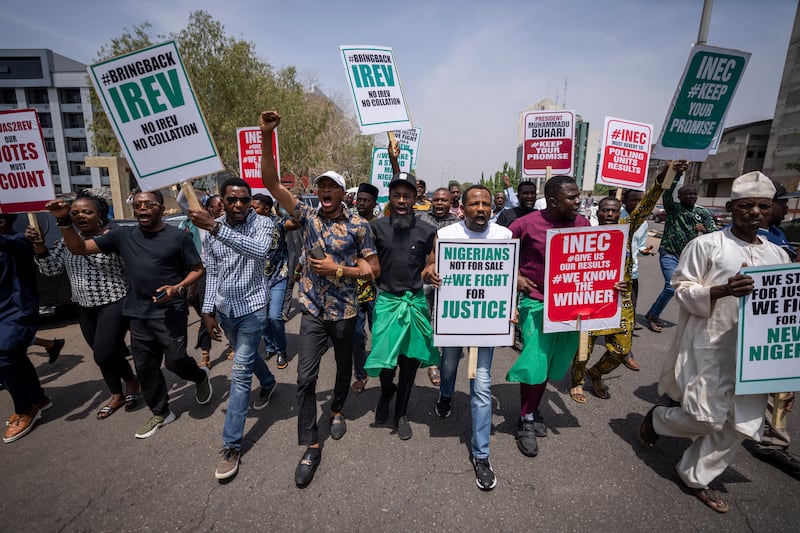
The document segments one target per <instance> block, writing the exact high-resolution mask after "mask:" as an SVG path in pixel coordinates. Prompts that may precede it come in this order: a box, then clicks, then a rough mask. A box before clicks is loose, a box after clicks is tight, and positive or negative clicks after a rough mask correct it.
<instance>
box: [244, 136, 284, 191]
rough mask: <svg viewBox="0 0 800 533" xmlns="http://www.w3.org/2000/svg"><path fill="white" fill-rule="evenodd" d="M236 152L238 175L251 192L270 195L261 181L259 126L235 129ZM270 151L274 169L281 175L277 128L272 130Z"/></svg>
mask: <svg viewBox="0 0 800 533" xmlns="http://www.w3.org/2000/svg"><path fill="white" fill-rule="evenodd" d="M236 143H237V148H238V150H237V152H238V154H239V176H240V177H241V178H242V179H243V180H244V181H246V182H247V184H248V185H250V189H251V190H252V191H253V194H257V193H261V194H266V195H269V196H271V195H270V193H269V191H268V190H267V188H266V187H264V183H263V182H262V181H261V128H259V127H258V126H249V127H246V128H237V129H236ZM272 153H273V155H274V160H275V170H276V172H277V173H278V176H280V175H281V164H280V156H279V152H278V130H277V128H276V129H274V130H272Z"/></svg>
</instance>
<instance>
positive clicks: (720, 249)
mask: <svg viewBox="0 0 800 533" xmlns="http://www.w3.org/2000/svg"><path fill="white" fill-rule="evenodd" d="M774 195H775V187H774V186H773V185H772V182H771V181H770V179H769V178H767V177H766V176H765V175H764V174H762V173H760V172H749V173H747V174H744V175H743V176H739V177H738V178H736V179H735V180H734V182H733V186H732V190H731V200H730V202H728V204H727V205H726V206H725V209H726V210H727V211H728V212H730V213H731V216H732V223H731V225H730V226H727V227H725V228H724V229H723V230H722V231H717V232H713V233H708V234H705V235H701V236H699V237H697V238H696V239H694V240H692V241H691V242H689V244H688V245H687V246H686V248H685V249H684V250H683V253H681V257H680V261H679V262H678V266H677V268H676V269H675V273H674V275H673V276H672V286H673V287H674V288H675V296H676V297H677V299H678V303H679V304H680V310H679V318H678V327H677V328H676V329H677V331H679V332H680V334H679V335H676V339H675V347H674V350H672V354H671V356H670V357H668V358H667V360H665V361H664V369H663V370H662V373H661V379H660V382H659V386H658V392H659V394H668V395H669V396H670V397H671V398H672V399H673V400H676V401H679V402H680V403H681V405H680V407H665V406H660V405H657V406H655V407H653V408H652V409H650V411H649V412H648V413H647V416H645V419H644V422H642V425H641V427H640V428H639V440H640V441H641V442H642V444H643V445H645V446H647V447H652V446H654V445H655V443H656V440H657V439H658V436H659V435H668V436H672V437H688V438H691V439H692V440H693V441H694V442H693V443H692V445H691V446H689V448H688V449H687V450H686V451H685V452H684V454H683V457H682V458H681V460H680V462H679V463H678V465H677V466H676V467H675V473H676V475H677V476H678V478H679V480H680V482H681V483H682V484H684V485H685V486H686V487H687V488H688V490H689V491H690V492H691V493H692V494H693V495H694V496H696V497H697V498H698V499H699V500H700V501H702V502H703V503H704V504H705V505H707V506H709V507H711V508H712V509H713V510H714V511H717V512H719V513H725V512H727V511H728V504H727V503H726V502H724V501H723V500H722V499H721V497H720V496H719V494H718V493H717V492H716V491H712V490H711V489H709V488H708V485H709V483H711V481H712V480H714V479H715V478H716V477H717V476H719V475H720V474H722V472H723V471H724V470H725V469H726V468H727V467H728V466H729V465H730V464H731V462H732V461H733V456H734V454H735V452H736V450H737V449H738V447H739V444H740V443H741V442H742V441H743V440H744V439H747V438H749V439H756V440H758V439H759V438H760V433H761V425H762V422H763V418H764V409H765V407H766V404H767V395H766V394H750V395H740V396H736V395H735V394H734V385H735V374H736V339H737V329H738V318H739V310H738V305H739V298H741V297H743V296H746V295H748V294H750V293H751V292H752V291H753V278H751V277H750V276H746V275H743V274H740V273H739V272H740V270H741V268H742V267H743V266H763V265H776V264H781V263H788V262H789V257H788V256H787V255H786V252H784V251H783V250H782V249H781V248H779V247H778V246H775V245H774V244H772V243H770V242H769V241H767V240H766V239H764V238H763V237H760V236H759V235H758V228H759V227H760V226H761V224H762V222H763V221H764V219H765V218H767V217H769V216H770V213H771V211H772V198H773V196H774Z"/></svg>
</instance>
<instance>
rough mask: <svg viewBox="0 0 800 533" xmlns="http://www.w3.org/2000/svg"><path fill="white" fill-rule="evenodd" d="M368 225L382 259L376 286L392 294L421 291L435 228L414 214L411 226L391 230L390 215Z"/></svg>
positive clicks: (379, 257) (379, 256)
mask: <svg viewBox="0 0 800 533" xmlns="http://www.w3.org/2000/svg"><path fill="white" fill-rule="evenodd" d="M370 226H371V227H372V234H373V236H374V239H373V240H374V241H375V247H376V248H377V249H378V259H379V260H380V262H381V277H380V279H379V280H378V287H380V289H381V290H382V291H387V292H390V293H393V294H402V293H403V292H405V291H411V292H417V291H418V290H420V289H421V288H422V277H421V276H422V270H423V269H424V268H425V265H427V263H428V254H430V253H431V250H433V239H434V237H435V236H436V228H434V227H433V226H431V225H430V224H428V223H426V222H423V221H422V220H420V219H419V218H418V217H414V219H413V225H412V226H411V228H409V229H406V230H398V229H394V228H393V227H392V222H391V217H383V218H377V219H375V220H373V221H372V222H370Z"/></svg>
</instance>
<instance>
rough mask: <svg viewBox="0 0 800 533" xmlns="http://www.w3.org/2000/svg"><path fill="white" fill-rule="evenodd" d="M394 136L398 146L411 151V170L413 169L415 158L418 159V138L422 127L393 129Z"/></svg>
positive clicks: (420, 135) (415, 164)
mask: <svg viewBox="0 0 800 533" xmlns="http://www.w3.org/2000/svg"><path fill="white" fill-rule="evenodd" d="M394 136H395V138H396V139H397V144H398V145H399V146H400V148H406V149H408V150H409V151H410V152H411V170H414V169H415V168H417V160H418V159H419V138H420V137H422V128H420V127H416V128H411V129H410V130H395V131H394Z"/></svg>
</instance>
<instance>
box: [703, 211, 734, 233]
mask: <svg viewBox="0 0 800 533" xmlns="http://www.w3.org/2000/svg"><path fill="white" fill-rule="evenodd" d="M706 209H708V211H709V213H711V218H713V219H714V224H716V225H717V229H720V228H722V227H723V226H727V225H728V224H730V223H731V214H730V213H728V212H727V211H725V210H724V209H722V208H721V207H707V208H706Z"/></svg>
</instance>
